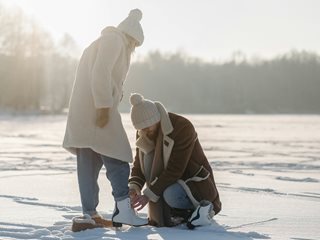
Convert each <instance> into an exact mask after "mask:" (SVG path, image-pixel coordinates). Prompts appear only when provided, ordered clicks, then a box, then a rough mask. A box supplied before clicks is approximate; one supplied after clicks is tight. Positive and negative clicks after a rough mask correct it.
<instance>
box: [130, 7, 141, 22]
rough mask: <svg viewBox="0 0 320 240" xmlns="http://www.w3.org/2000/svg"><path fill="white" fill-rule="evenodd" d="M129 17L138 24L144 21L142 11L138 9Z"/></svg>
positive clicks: (131, 12)
mask: <svg viewBox="0 0 320 240" xmlns="http://www.w3.org/2000/svg"><path fill="white" fill-rule="evenodd" d="M129 17H130V18H132V19H135V20H137V21H138V22H140V21H141V19H142V12H141V10H140V9H138V8H136V9H132V10H131V11H130V13H129Z"/></svg>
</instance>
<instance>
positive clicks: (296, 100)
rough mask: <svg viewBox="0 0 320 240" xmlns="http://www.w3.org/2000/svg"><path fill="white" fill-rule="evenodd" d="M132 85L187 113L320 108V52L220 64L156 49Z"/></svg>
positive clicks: (136, 66)
mask: <svg viewBox="0 0 320 240" xmlns="http://www.w3.org/2000/svg"><path fill="white" fill-rule="evenodd" d="M132 91H136V92H141V93H143V94H144V95H145V96H146V97H149V98H151V99H156V100H159V101H161V102H163V103H164V104H165V105H166V106H168V108H169V109H170V110H172V111H177V112H183V113H267V114H269V113H270V114H272V113H290V114H291V113H298V114H304V113H307V114H312V113H320V56H319V55H317V54H315V53H312V52H303V51H302V52H297V51H292V52H289V53H287V54H285V55H282V56H278V57H276V58H274V59H272V60H269V61H262V60H259V61H255V62H253V63H252V62H249V61H247V60H245V59H242V60H241V61H239V60H236V59H234V60H231V61H229V62H225V63H223V64H217V63H204V62H202V61H199V60H192V59H191V60H185V57H183V56H182V55H180V54H176V55H171V56H163V55H161V54H160V53H159V52H154V53H152V54H149V56H148V58H147V59H146V60H145V61H143V62H138V63H135V64H134V65H133V67H132V69H131V72H130V75H129V79H128V81H127V84H126V92H132ZM124 102H125V103H126V102H128V101H127V100H126V99H125V100H124ZM127 108H128V105H126V106H125V107H124V109H127Z"/></svg>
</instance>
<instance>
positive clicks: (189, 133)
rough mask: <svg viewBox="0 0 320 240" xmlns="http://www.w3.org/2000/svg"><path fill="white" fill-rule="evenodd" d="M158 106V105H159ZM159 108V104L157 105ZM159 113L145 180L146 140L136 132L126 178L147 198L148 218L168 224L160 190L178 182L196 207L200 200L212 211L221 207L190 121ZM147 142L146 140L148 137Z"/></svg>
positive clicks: (158, 223)
mask: <svg viewBox="0 0 320 240" xmlns="http://www.w3.org/2000/svg"><path fill="white" fill-rule="evenodd" d="M161 106H162V105H161ZM160 108H161V107H160ZM160 113H161V130H162V131H159V132H160V133H159V135H158V138H157V141H156V146H155V154H154V161H153V165H152V167H151V173H150V178H149V181H146V178H145V171H144V170H145V168H144V160H143V158H144V150H145V148H147V147H146V146H147V145H148V139H146V137H145V136H144V135H143V133H142V132H141V131H139V132H138V134H137V143H136V145H137V149H136V156H135V160H134V165H133V169H132V173H131V178H130V180H129V185H130V188H134V189H136V190H138V191H141V189H142V188H143V186H144V184H145V183H146V185H147V186H146V189H145V190H144V191H143V193H144V194H145V195H146V196H148V197H149V199H150V202H149V219H150V220H151V223H153V224H154V225H156V226H159V227H161V226H168V225H169V224H168V223H169V222H170V211H169V210H168V206H167V205H166V204H165V203H164V201H163V198H162V194H163V192H164V190H165V189H166V188H167V187H168V186H170V185H171V184H174V183H176V182H178V183H179V184H181V185H182V187H183V188H184V189H185V190H186V192H187V194H188V196H189V198H190V199H191V201H192V203H193V204H194V206H195V207H196V206H197V205H198V204H199V202H200V201H201V200H209V201H211V202H212V203H213V206H214V211H215V214H217V213H219V212H220V210H221V202H220V199H219V193H218V190H217V187H216V184H215V181H214V177H213V173H212V169H211V166H210V164H209V163H208V160H207V158H206V156H205V154H204V152H203V150H202V147H201V145H200V143H199V140H198V138H197V133H196V131H195V129H194V127H193V125H192V123H191V122H190V121H189V120H187V119H186V118H184V117H182V116H179V115H177V114H174V113H166V112H165V111H163V110H162V111H160ZM149 141H150V140H149Z"/></svg>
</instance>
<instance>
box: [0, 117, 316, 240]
mask: <svg viewBox="0 0 320 240" xmlns="http://www.w3.org/2000/svg"><path fill="white" fill-rule="evenodd" d="M186 116H187V117H188V118H189V119H190V120H191V121H192V122H193V123H194V125H195V127H196V129H197V132H198V135H199V139H200V142H201V143H202V146H203V148H204V150H205V153H206V155H207V156H208V159H209V161H210V163H211V165H212V168H213V169H214V175H215V179H216V182H217V187H218V189H219V192H220V195H221V201H222V203H223V210H222V211H221V213H220V214H218V215H217V216H215V217H214V220H213V221H212V225H210V226H204V227H199V228H196V229H195V230H188V229H187V227H186V226H185V225H180V226H178V227H174V228H155V227H151V226H144V227H129V226H125V227H123V228H122V229H121V230H116V229H92V230H87V231H83V232H77V233H73V232H72V231H71V223H72V219H73V218H74V217H76V216H80V215H81V206H80V197H79V192H78V185H77V176H76V161H75V158H74V156H72V155H70V154H69V153H68V152H66V151H65V150H64V149H62V148H61V143H62V138H63V134H64V129H65V124H66V116H65V115H59V116H37V115H4V114H2V115H0V146H1V148H0V169H1V171H0V239H1V240H6V239H45V240H49V239H50V240H55V239H64V240H69V239H130V240H141V239H147V240H151V239H152V240H160V239H174V240H179V239H183V240H191V239H192V240H194V239H199V240H200V239H201V240H202V239H213V240H215V239H219V240H233V239H241V240H251V239H279V240H280V239H281V240H283V239H294V240H316V239H320V230H319V229H320V217H319V215H320V214H319V213H320V184H319V181H320V174H319V173H320V171H319V170H320V116H316V115H314V116H312V115H310V116H283V115H281V116H280V115H275V116H262V115H261V116H252V115H228V116H225V115H186ZM123 121H124V125H125V128H126V130H127V133H128V136H129V138H130V142H131V145H132V148H133V147H134V136H135V131H134V129H133V127H132V126H131V123H130V118H129V116H128V115H127V114H124V115H123ZM133 150H134V149H133ZM99 184H100V204H99V208H98V210H99V212H100V214H102V215H103V216H105V217H106V218H110V216H111V214H112V211H113V199H112V195H111V188H110V184H109V182H108V181H107V180H106V177H105V170H102V171H101V174H100V177H99ZM146 211H147V208H145V209H143V210H142V211H141V212H140V214H141V215H142V216H146V214H147V212H146Z"/></svg>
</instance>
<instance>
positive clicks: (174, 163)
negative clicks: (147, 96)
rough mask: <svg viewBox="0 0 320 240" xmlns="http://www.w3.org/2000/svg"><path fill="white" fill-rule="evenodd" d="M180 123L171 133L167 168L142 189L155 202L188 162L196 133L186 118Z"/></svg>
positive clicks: (180, 174) (182, 171) (178, 177)
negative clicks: (148, 185) (170, 150)
mask: <svg viewBox="0 0 320 240" xmlns="http://www.w3.org/2000/svg"><path fill="white" fill-rule="evenodd" d="M181 125H182V126H179V127H178V130H177V131H176V133H175V134H174V135H172V138H173V139H174V146H173V149H172V152H171V155H170V158H169V161H168V165H167V168H166V169H165V170H164V171H163V172H162V173H161V174H160V175H159V177H158V179H157V180H156V181H154V182H153V183H152V184H151V186H150V188H146V189H145V190H144V194H145V195H146V196H148V197H149V199H150V200H151V201H153V202H157V201H158V199H159V198H160V196H161V195H162V193H163V191H164V190H165V189H166V188H167V187H168V186H170V185H171V184H173V183H175V182H176V181H177V180H178V179H180V178H181V176H182V175H183V173H184V172H185V169H186V167H187V165H188V163H189V160H190V157H191V154H192V151H193V148H194V144H195V142H196V139H197V133H196V131H195V129H194V127H193V125H192V123H191V122H189V121H188V120H185V122H184V123H183V124H181Z"/></svg>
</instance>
